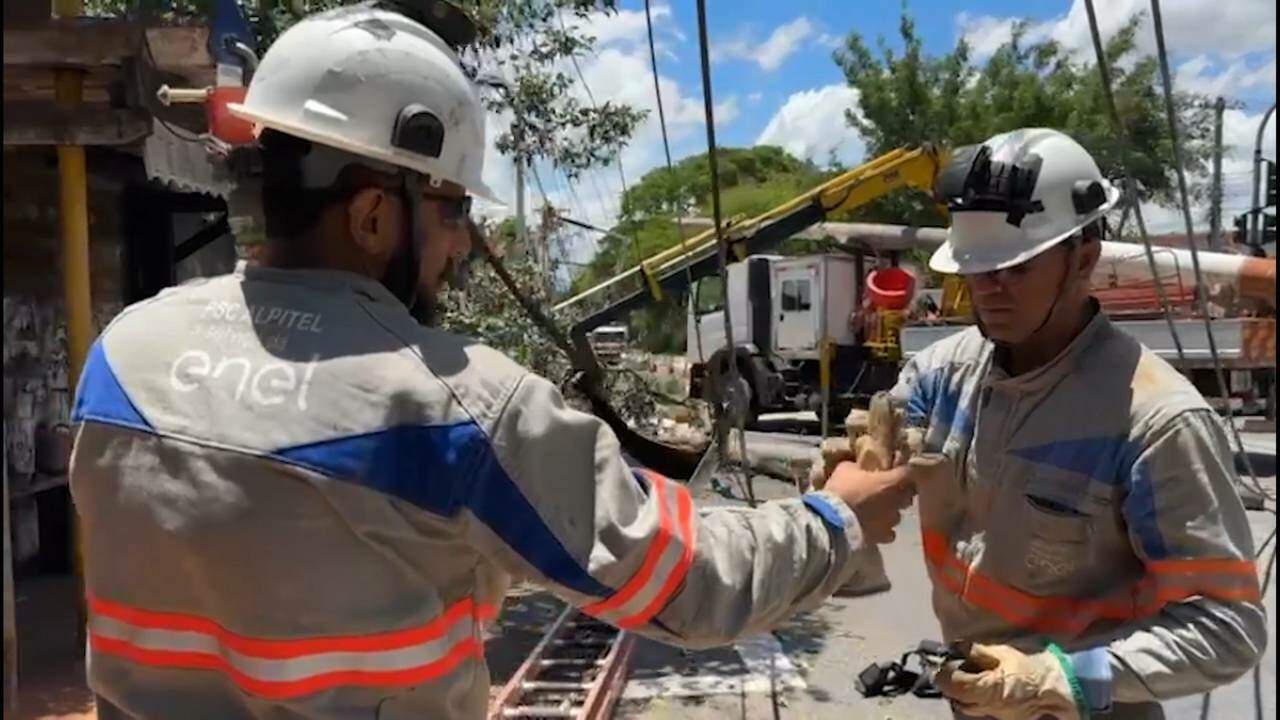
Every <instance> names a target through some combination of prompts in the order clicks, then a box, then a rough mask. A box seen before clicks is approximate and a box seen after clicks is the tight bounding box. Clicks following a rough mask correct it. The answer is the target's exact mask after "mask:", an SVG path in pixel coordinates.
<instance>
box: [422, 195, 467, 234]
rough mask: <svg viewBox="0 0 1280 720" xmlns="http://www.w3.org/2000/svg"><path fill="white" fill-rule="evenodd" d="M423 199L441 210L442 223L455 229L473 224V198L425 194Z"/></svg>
mask: <svg viewBox="0 0 1280 720" xmlns="http://www.w3.org/2000/svg"><path fill="white" fill-rule="evenodd" d="M423 197H424V198H426V200H427V201H428V202H430V203H432V204H434V205H435V206H436V207H437V208H439V210H440V222H442V223H444V224H446V225H450V226H453V227H466V226H467V224H468V223H470V222H471V196H470V195H461V196H448V195H437V194H434V193H423Z"/></svg>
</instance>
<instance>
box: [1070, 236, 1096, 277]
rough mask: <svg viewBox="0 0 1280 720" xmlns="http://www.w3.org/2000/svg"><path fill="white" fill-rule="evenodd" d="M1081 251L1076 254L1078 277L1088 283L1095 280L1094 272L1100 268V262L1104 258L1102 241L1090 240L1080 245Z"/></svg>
mask: <svg viewBox="0 0 1280 720" xmlns="http://www.w3.org/2000/svg"><path fill="white" fill-rule="evenodd" d="M1079 247H1080V249H1079V250H1078V251H1077V252H1076V267H1075V272H1076V275H1077V276H1078V277H1079V278H1080V279H1082V280H1084V281H1086V282H1088V281H1089V280H1091V279H1092V278H1093V270H1094V268H1096V267H1097V266H1098V260H1099V259H1101V258H1102V241H1101V240H1096V239H1095V240H1089V241H1086V242H1082V243H1080V246H1079Z"/></svg>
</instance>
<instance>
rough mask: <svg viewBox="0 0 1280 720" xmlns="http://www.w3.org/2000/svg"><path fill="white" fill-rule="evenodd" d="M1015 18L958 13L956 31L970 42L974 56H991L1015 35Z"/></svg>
mask: <svg viewBox="0 0 1280 720" xmlns="http://www.w3.org/2000/svg"><path fill="white" fill-rule="evenodd" d="M1015 22H1017V20H1016V19H1015V18H1010V17H994V16H991V15H978V16H974V15H970V14H969V13H967V12H962V13H960V14H958V15H956V33H957V34H958V35H959V36H960V37H962V38H964V39H965V40H966V41H968V43H969V47H970V48H971V49H972V51H973V54H974V57H978V58H985V57H990V56H991V55H992V54H994V53H995V51H996V50H998V49H999V48H1000V46H1001V45H1003V44H1005V43H1007V42H1009V38H1011V37H1013V25H1014V23H1015Z"/></svg>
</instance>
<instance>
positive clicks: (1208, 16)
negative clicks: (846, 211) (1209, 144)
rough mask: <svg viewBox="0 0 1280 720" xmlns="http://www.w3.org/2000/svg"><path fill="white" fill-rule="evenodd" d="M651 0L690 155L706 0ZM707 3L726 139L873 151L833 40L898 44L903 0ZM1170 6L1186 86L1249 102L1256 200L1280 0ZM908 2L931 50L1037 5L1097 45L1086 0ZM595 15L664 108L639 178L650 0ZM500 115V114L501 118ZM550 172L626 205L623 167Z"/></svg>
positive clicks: (606, 92)
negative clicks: (576, 173)
mask: <svg viewBox="0 0 1280 720" xmlns="http://www.w3.org/2000/svg"><path fill="white" fill-rule="evenodd" d="M652 1H653V9H654V25H655V34H656V37H657V41H658V45H659V59H658V62H659V70H660V75H661V78H662V87H663V102H664V104H665V107H666V111H667V118H668V129H669V131H670V134H671V138H672V153H673V155H674V157H675V158H676V159H679V158H681V157H684V156H686V155H688V154H691V153H695V152H700V151H702V150H704V149H705V147H706V134H705V125H704V124H703V120H702V117H703V116H702V86H701V76H700V68H699V56H698V43H697V38H698V34H697V15H696V5H695V3H694V2H693V0H652ZM1096 4H1097V6H1098V11H1099V15H1100V25H1101V28H1102V32H1103V34H1104V35H1108V34H1110V33H1112V32H1114V31H1115V30H1116V29H1117V28H1118V27H1119V26H1120V25H1121V24H1122V23H1123V22H1124V21H1125V19H1127V18H1128V17H1130V16H1131V15H1132V14H1133V13H1135V12H1137V11H1139V10H1143V9H1147V8H1149V0H1097V3H1096ZM707 5H708V7H707V14H708V24H709V37H710V45H711V53H712V77H713V83H714V88H713V90H714V96H715V101H716V106H717V117H716V132H717V140H718V142H719V143H720V144H721V145H735V146H750V145H755V144H761V143H767V144H776V145H781V146H783V147H785V148H786V149H787V150H789V151H790V152H792V153H793V154H795V155H798V156H803V157H806V158H808V159H811V160H814V161H815V162H817V163H819V164H825V163H826V162H827V160H828V159H829V158H830V157H831V156H832V154H833V153H834V154H835V156H837V157H838V158H839V159H840V160H841V161H843V162H845V163H848V164H853V163H857V162H859V161H861V160H863V159H865V153H864V149H863V146H862V142H861V140H860V138H859V137H858V136H857V133H856V132H855V131H854V130H852V129H851V128H849V127H848V126H847V125H846V124H845V123H844V121H843V113H844V111H845V110H846V109H849V110H853V111H854V112H856V111H857V94H856V92H854V91H853V90H851V89H849V88H848V87H847V86H846V85H845V83H844V77H843V75H842V73H841V72H840V69H839V68H838V67H837V66H836V65H835V63H834V61H833V60H832V51H833V50H834V49H835V47H837V46H838V45H839V44H840V43H841V42H842V41H843V39H844V37H845V36H846V35H847V34H848V33H849V32H850V31H857V32H859V33H861V34H862V35H863V36H864V37H866V38H868V39H870V40H871V41H873V42H874V40H875V38H877V37H878V36H883V37H884V38H885V39H886V40H887V41H888V42H889V44H890V45H891V46H892V47H900V45H899V42H898V39H897V27H898V21H899V17H900V13H901V9H902V4H901V3H900V2H899V1H898V0H863V1H862V2H856V3H854V2H830V1H828V2H820V1H819V0H799V1H793V2H787V3H780V2H776V0H773V1H771V2H764V1H763V0H732V1H729V0H709V1H708V3H707ZM1162 7H1163V9H1164V15H1165V18H1164V19H1165V33H1166V40H1167V42H1168V45H1169V47H1170V52H1171V64H1172V66H1173V68H1174V74H1175V77H1176V80H1175V83H1176V84H1177V85H1178V87H1180V88H1187V89H1194V90H1197V91H1200V92H1205V93H1207V94H1210V95H1215V94H1222V95H1224V96H1226V97H1227V98H1228V99H1229V100H1234V101H1238V102H1240V103H1242V107H1241V108H1240V109H1235V110H1230V111H1228V113H1227V115H1226V119H1225V136H1226V141H1227V143H1228V145H1230V146H1232V149H1231V151H1230V152H1229V153H1228V155H1227V160H1226V162H1225V163H1224V172H1225V173H1226V177H1227V201H1226V207H1227V209H1228V211H1231V210H1232V209H1233V208H1234V207H1235V206H1236V205H1239V206H1240V209H1243V206H1244V205H1246V204H1247V200H1245V198H1246V196H1247V192H1248V185H1247V173H1248V169H1249V163H1248V157H1249V155H1250V154H1251V151H1252V145H1253V140H1254V133H1255V132H1256V129H1257V126H1258V121H1259V120H1260V118H1261V113H1262V112H1263V111H1264V110H1265V109H1266V108H1267V107H1268V106H1269V105H1270V104H1271V103H1272V102H1274V100H1275V78H1276V54H1275V53H1276V9H1275V5H1274V3H1273V0H1229V2H1224V1H1223V0H1165V1H1164V2H1163V3H1162ZM1224 8H1229V9H1226V10H1224ZM908 10H909V12H910V14H911V15H912V16H913V17H914V18H915V21H916V25H917V33H918V34H919V36H920V37H921V38H922V40H923V42H924V45H925V48H926V51H927V52H929V53H931V54H934V53H942V52H945V51H947V50H949V49H951V48H952V47H954V46H955V43H956V42H957V40H958V39H959V38H960V37H961V36H962V35H963V36H965V37H967V38H968V39H969V40H970V42H971V44H972V45H973V47H974V48H975V51H976V53H977V54H978V55H979V56H981V55H983V54H988V53H990V52H991V50H993V49H994V48H995V47H997V46H998V45H999V44H1000V43H1001V42H1002V41H1003V40H1004V39H1006V38H1007V37H1008V35H1009V28H1010V27H1011V26H1012V24H1013V22H1014V21H1016V20H1018V19H1026V20H1027V21H1028V22H1029V23H1030V30H1029V34H1030V36H1031V37H1032V38H1053V39H1056V40H1058V41H1059V42H1061V43H1062V44H1063V45H1064V46H1066V47H1068V48H1070V49H1072V50H1073V51H1076V52H1079V53H1080V56H1081V58H1082V59H1087V58H1091V57H1092V49H1091V45H1090V44H1089V35H1088V26H1087V24H1086V19H1085V12H1084V5H1083V0H1057V1H1049V0H1039V1H1030V2H1028V1H1023V2H1013V1H1011V0H974V1H971V2H963V3H961V2H948V1H944V0H913V1H912V2H910V3H909V5H908ZM586 29H587V32H589V33H590V34H592V35H594V36H595V37H597V38H598V42H597V46H596V48H595V52H594V53H593V54H591V55H590V56H587V57H584V58H583V59H582V63H581V64H582V68H583V72H584V75H585V77H586V81H587V84H588V85H590V86H591V90H592V92H593V93H594V95H595V96H596V97H597V99H605V98H607V99H611V100H615V101H618V102H625V103H628V104H631V105H633V106H637V107H641V108H644V109H649V110H651V112H650V117H649V118H648V120H647V121H646V122H645V123H644V124H643V125H642V126H641V128H640V129H639V131H638V132H637V133H636V135H635V137H634V138H633V140H632V142H631V144H630V146H629V147H628V148H627V149H626V150H625V151H624V152H623V154H622V165H623V169H624V171H625V174H626V175H627V178H628V180H630V181H634V180H635V179H637V178H639V177H640V176H642V175H643V174H644V173H645V172H646V171H648V170H650V169H652V168H654V167H656V166H658V165H659V164H660V163H661V162H662V146H661V136H660V134H659V131H658V123H657V113H656V112H653V111H652V110H654V108H655V105H654V100H653V96H654V92H653V78H652V75H651V74H650V70H649V55H648V46H647V44H646V36H645V24H644V5H643V2H642V0H622V2H621V4H620V6H619V11H618V12H617V13H616V14H610V15H602V16H596V17H592V18H591V19H590V20H589V21H588V23H587V28H586ZM1139 38H1140V39H1139V42H1140V44H1141V45H1142V47H1144V49H1148V50H1151V51H1154V39H1153V35H1152V32H1151V26H1150V23H1149V21H1148V23H1147V24H1146V25H1144V26H1143V28H1142V30H1141V31H1140V34H1139ZM575 92H582V91H581V89H579V88H575ZM501 123H502V120H501V119H500V118H492V119H491V131H493V130H496V129H498V128H500V127H501ZM1267 136H1268V138H1269V139H1268V141H1267V145H1266V148H1267V150H1266V154H1267V155H1268V156H1269V157H1275V130H1274V126H1273V127H1272V128H1271V129H1270V130H1269V131H1268V133H1267ZM487 162H488V166H487V168H486V176H487V177H488V178H489V180H490V182H491V183H492V184H493V185H494V186H495V187H496V188H497V189H498V191H499V192H500V193H502V194H504V195H505V196H506V197H512V196H513V192H514V184H513V173H512V171H511V167H510V161H509V160H506V159H504V158H501V157H500V156H497V155H496V153H495V152H493V151H491V152H490V153H489V157H488V158H487ZM539 175H540V176H541V178H542V179H543V181H544V190H545V191H546V193H547V195H548V196H549V197H550V199H551V201H552V202H553V203H554V204H556V205H557V206H559V207H561V208H562V209H564V210H565V211H567V212H568V213H569V214H571V215H576V216H583V217H586V218H587V219H588V220H590V221H592V222H595V223H599V224H603V225H608V224H609V223H610V222H611V221H612V219H613V217H615V216H616V212H617V195H618V191H619V190H620V186H621V182H620V180H619V177H618V173H617V170H616V169H615V168H608V169H604V170H600V171H597V172H593V173H589V174H588V175H587V176H586V177H584V178H581V179H580V180H579V181H578V182H577V184H576V186H575V187H573V188H571V187H570V185H569V183H567V182H566V181H565V179H564V178H563V176H562V175H561V174H559V173H557V172H556V171H555V169H554V168H552V167H549V166H540V167H539ZM529 193H530V195H529V196H530V200H531V201H533V202H537V201H539V200H540V197H539V195H540V193H539V191H538V190H537V188H534V187H531V188H530V190H529ZM1151 215H1152V220H1151V222H1152V225H1153V226H1155V227H1156V228H1157V229H1170V230H1171V229H1173V228H1174V227H1176V225H1177V220H1178V217H1179V215H1178V214H1177V212H1176V211H1173V210H1170V209H1164V208H1152V209H1151ZM583 242H584V243H585V244H583V245H581V246H580V247H577V248H575V249H574V250H573V251H572V254H573V255H575V256H577V257H578V258H579V259H581V257H582V256H584V255H586V254H589V253H590V247H589V243H587V242H586V241H585V239H584V240H583Z"/></svg>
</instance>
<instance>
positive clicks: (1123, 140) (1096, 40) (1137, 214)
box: [1084, 0, 1187, 363]
mask: <svg viewBox="0 0 1280 720" xmlns="http://www.w3.org/2000/svg"><path fill="white" fill-rule="evenodd" d="M1084 6H1085V11H1086V14H1087V15H1088V17H1089V34H1090V36H1091V37H1092V39H1093V51H1094V54H1095V55H1096V56H1097V61H1098V74H1099V75H1100V80H1101V84H1102V96H1103V99H1104V100H1105V101H1106V105H1107V111H1108V114H1109V116H1110V118H1111V125H1112V128H1113V130H1114V131H1115V134H1116V139H1117V140H1118V141H1119V143H1120V146H1121V148H1123V149H1124V150H1127V149H1128V147H1127V146H1128V140H1127V138H1128V133H1126V131H1125V127H1124V123H1123V122H1121V121H1120V113H1119V111H1118V110H1116V98H1115V95H1114V94H1113V93H1112V91H1111V69H1110V65H1109V63H1108V62H1107V53H1106V51H1105V50H1104V49H1103V47H1102V34H1101V33H1100V32H1099V30H1098V16H1097V13H1096V11H1095V10H1094V7H1093V0H1085V5H1084ZM1121 165H1122V169H1124V171H1125V172H1124V178H1123V181H1122V182H1123V184H1124V190H1123V192H1124V196H1125V197H1124V201H1125V203H1126V204H1127V205H1128V208H1129V209H1130V211H1132V212H1133V219H1134V222H1135V223H1136V224H1137V225H1138V234H1139V236H1140V237H1141V238H1142V246H1143V250H1144V251H1145V252H1146V256H1147V267H1148V268H1149V269H1150V270H1151V279H1152V281H1153V282H1154V284H1155V289H1156V297H1157V298H1158V299H1159V300H1160V309H1161V310H1162V311H1163V314H1164V319H1165V323H1166V324H1167V325H1168V327H1169V336H1170V337H1172V338H1173V346H1174V348H1175V349H1176V350H1177V352H1178V361H1179V362H1181V363H1184V362H1185V361H1186V357H1187V356H1186V352H1185V351H1184V350H1183V349H1182V339H1181V338H1180V337H1178V326H1177V325H1176V324H1175V323H1174V321H1173V313H1172V312H1171V310H1170V308H1169V295H1168V293H1166V292H1165V289H1164V282H1163V281H1162V280H1161V279H1160V271H1159V270H1158V269H1157V268H1156V256H1155V251H1154V250H1153V249H1152V247H1151V235H1150V234H1149V233H1148V232H1147V222H1146V219H1145V218H1144V217H1143V215H1142V202H1141V199H1140V198H1139V196H1138V189H1137V186H1136V184H1135V183H1134V180H1133V178H1132V177H1130V176H1129V173H1128V168H1127V165H1128V163H1126V162H1125V161H1124V157H1123V154H1122V156H1121Z"/></svg>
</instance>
